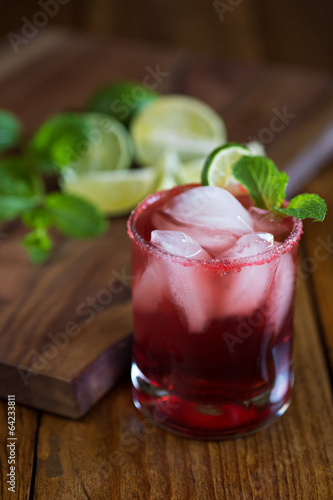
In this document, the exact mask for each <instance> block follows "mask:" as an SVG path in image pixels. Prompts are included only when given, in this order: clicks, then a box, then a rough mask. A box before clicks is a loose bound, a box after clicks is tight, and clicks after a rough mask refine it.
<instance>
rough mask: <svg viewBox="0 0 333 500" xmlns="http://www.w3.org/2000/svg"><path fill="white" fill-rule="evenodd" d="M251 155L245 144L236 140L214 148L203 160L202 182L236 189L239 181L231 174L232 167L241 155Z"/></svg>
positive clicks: (230, 189)
mask: <svg viewBox="0 0 333 500" xmlns="http://www.w3.org/2000/svg"><path fill="white" fill-rule="evenodd" d="M252 155H253V153H251V151H250V150H249V149H248V148H247V147H246V146H244V145H243V144H238V143H236V142H229V143H228V144H224V145H223V146H220V147H219V148H216V149H215V150H214V151H213V152H212V153H211V154H210V155H209V156H208V158H207V159H206V161H205V164H204V168H203V170H202V175H201V181H202V184H203V185H204V186H207V185H208V186H218V187H222V188H224V189H227V190H228V191H232V192H233V191H235V190H238V187H239V182H238V181H237V180H236V179H235V177H234V176H233V175H232V167H233V165H234V164H235V163H236V162H237V161H238V160H239V159H240V158H241V157H242V156H252Z"/></svg>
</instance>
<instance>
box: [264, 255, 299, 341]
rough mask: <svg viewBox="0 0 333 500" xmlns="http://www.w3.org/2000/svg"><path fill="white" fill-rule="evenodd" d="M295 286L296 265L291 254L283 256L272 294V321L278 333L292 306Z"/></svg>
mask: <svg viewBox="0 0 333 500" xmlns="http://www.w3.org/2000/svg"><path fill="white" fill-rule="evenodd" d="M294 285H295V264H294V261H293V258H292V256H291V254H290V253H285V254H284V255H281V257H280V261H279V263H278V267H277V270H276V274H275V278H274V282H273V286H272V290H271V293H270V299H269V306H270V315H269V316H270V321H271V322H272V323H273V325H274V328H275V330H276V332H277V333H278V332H279V331H280V329H281V327H282V326H283V323H284V322H285V319H286V316H287V314H288V311H289V309H290V307H291V304H292V299H293V293H294Z"/></svg>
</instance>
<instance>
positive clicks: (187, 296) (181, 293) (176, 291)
mask: <svg viewBox="0 0 333 500" xmlns="http://www.w3.org/2000/svg"><path fill="white" fill-rule="evenodd" d="M165 264H166V266H167V268H166V269H167V280H168V281H167V282H168V287H169V293H170V297H171V300H172V302H173V303H174V305H175V308H176V310H178V311H179V317H180V318H181V321H183V322H184V323H185V324H184V327H185V328H186V330H187V331H188V332H189V333H190V334H202V333H204V332H205V329H206V327H207V326H208V325H209V323H210V322H211V321H212V319H213V318H214V315H215V309H214V308H215V305H214V302H213V300H212V293H213V288H212V286H211V281H210V280H211V276H210V273H209V272H207V271H205V270H204V269H203V268H201V267H200V266H188V267H185V266H183V265H182V264H180V263H174V262H166V263H165Z"/></svg>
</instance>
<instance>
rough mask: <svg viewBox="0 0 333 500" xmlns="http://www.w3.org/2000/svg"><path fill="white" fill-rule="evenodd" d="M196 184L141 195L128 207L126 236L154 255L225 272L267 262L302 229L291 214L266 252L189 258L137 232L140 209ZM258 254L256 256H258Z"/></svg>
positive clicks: (295, 239) (294, 242) (294, 240)
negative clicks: (283, 234)
mask: <svg viewBox="0 0 333 500" xmlns="http://www.w3.org/2000/svg"><path fill="white" fill-rule="evenodd" d="M199 186H200V184H183V185H182V186H176V187H174V188H172V189H166V190H164V191H156V192H155V193H153V194H150V195H149V196H147V198H145V199H144V200H143V201H142V202H141V203H139V204H138V206H137V207H136V208H135V209H134V210H132V212H131V215H130V217H129V219H128V221H127V229H128V235H129V236H130V238H131V239H132V240H133V241H134V242H135V243H136V244H137V245H139V247H141V250H142V251H144V252H146V253H148V254H150V255H152V256H155V257H157V258H161V259H163V260H167V261H171V262H175V263H179V264H182V265H183V266H186V267H187V266H201V267H207V268H209V269H211V270H216V271H220V272H228V271H232V270H238V271H239V270H240V269H241V268H242V267H245V266H253V265H256V266H259V265H262V264H265V263H269V262H271V261H272V260H274V259H277V258H278V257H280V256H281V255H283V254H285V253H287V252H290V251H291V250H292V249H293V248H294V247H295V246H296V245H297V243H298V241H299V239H300V237H301V234H302V233H303V224H302V221H301V219H296V218H294V217H293V221H294V224H293V229H292V231H291V233H290V234H289V236H288V237H287V238H286V239H285V240H284V241H283V242H281V243H279V244H278V245H276V246H274V247H273V248H272V249H270V250H268V251H267V252H263V253H260V254H257V255H253V256H251V257H242V258H238V259H224V260H219V259H210V260H203V259H193V258H188V257H179V256H178V255H175V254H172V253H169V252H166V251H164V250H160V249H158V248H156V247H155V246H153V245H152V244H151V243H150V242H149V241H146V240H145V239H144V238H142V237H141V236H140V234H139V233H138V232H137V230H136V228H135V224H136V221H137V220H138V218H139V217H140V216H141V215H142V214H143V213H144V211H145V210H146V209H147V208H148V207H151V206H152V205H153V204H154V203H156V202H160V201H161V200H163V199H164V198H165V199H169V198H172V197H174V196H176V195H177V194H180V193H181V192H183V191H187V190H188V189H192V188H195V187H199ZM258 257H260V258H258Z"/></svg>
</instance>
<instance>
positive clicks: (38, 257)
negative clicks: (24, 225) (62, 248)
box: [21, 228, 53, 264]
mask: <svg viewBox="0 0 333 500" xmlns="http://www.w3.org/2000/svg"><path fill="white" fill-rule="evenodd" d="M21 244H22V246H23V247H24V248H25V249H26V250H27V252H28V255H29V258H30V260H31V262H33V263H34V264H41V263H42V262H45V260H47V259H48V257H49V256H50V253H51V250H52V245H53V244H52V240H51V238H50V237H49V235H48V234H47V231H46V229H42V228H39V229H36V230H35V231H32V232H31V233H28V234H27V235H26V236H25V237H24V238H23V240H22V242H21Z"/></svg>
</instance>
